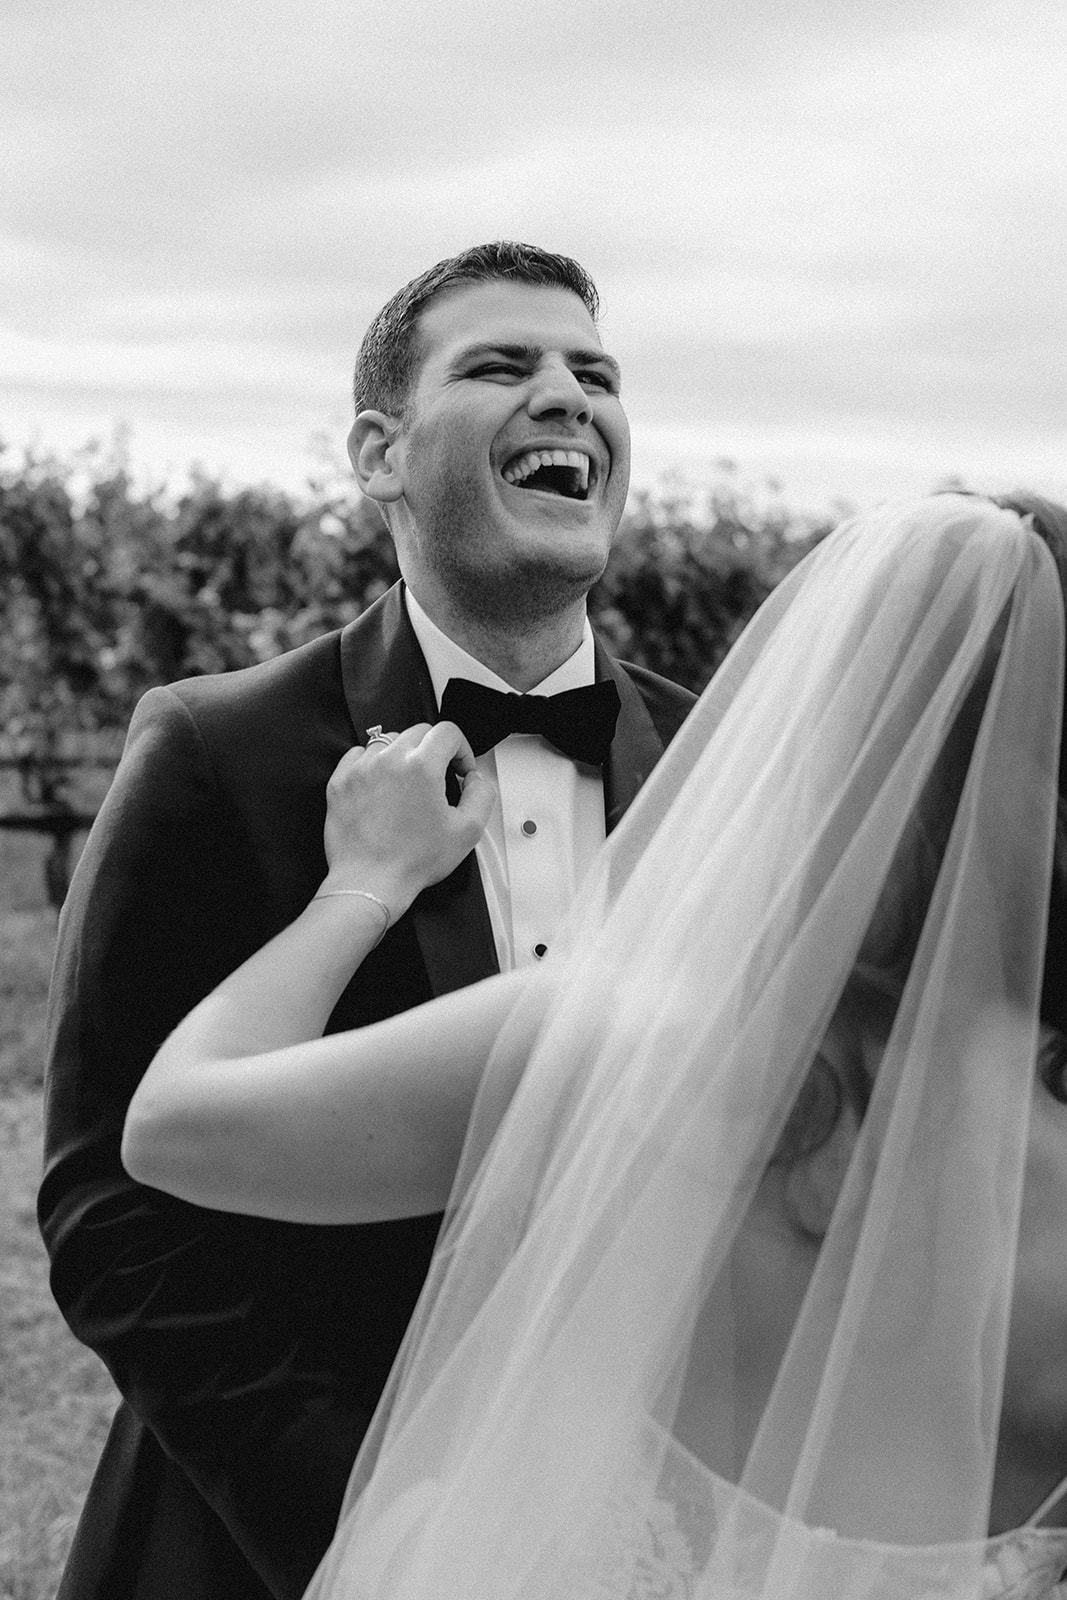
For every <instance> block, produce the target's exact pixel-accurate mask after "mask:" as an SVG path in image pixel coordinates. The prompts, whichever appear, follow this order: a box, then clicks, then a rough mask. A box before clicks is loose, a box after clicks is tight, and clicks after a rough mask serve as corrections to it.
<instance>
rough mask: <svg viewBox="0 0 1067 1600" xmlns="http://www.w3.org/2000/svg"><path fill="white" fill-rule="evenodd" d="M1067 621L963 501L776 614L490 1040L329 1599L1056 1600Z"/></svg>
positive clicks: (1029, 536)
mask: <svg viewBox="0 0 1067 1600" xmlns="http://www.w3.org/2000/svg"><path fill="white" fill-rule="evenodd" d="M1063 631H1064V630H1063V597H1062V594H1061V591H1060V588H1059V583H1058V578H1057V574H1056V569H1055V565H1054V563H1053V561H1052V558H1051V556H1050V554H1049V552H1048V550H1047V548H1046V547H1045V545H1044V544H1043V543H1042V541H1041V540H1040V539H1039V538H1038V537H1037V535H1036V534H1035V533H1034V532H1033V530H1032V529H1031V527H1030V526H1029V525H1028V524H1027V522H1026V521H1025V520H1021V519H1020V518H1018V517H1017V516H1015V515H1014V514H1013V513H1009V512H1004V511H1000V510H998V509H996V508H995V507H993V506H992V505H990V504H989V503H987V502H985V501H982V500H979V499H971V498H968V497H963V496H954V495H946V496H939V497H935V498H932V499H930V500H928V501H925V502H922V503H920V504H918V505H916V506H912V507H907V508H900V507H889V508H886V509H885V510H883V511H881V512H878V513H875V514H872V515H871V516H868V517H863V518H858V519H855V520H854V521H853V522H851V523H850V524H847V525H845V526H844V527H843V528H841V529H839V530H838V531H837V532H836V533H835V534H834V535H832V536H831V537H830V538H829V539H827V540H826V541H825V542H824V543H823V544H822V545H820V546H819V547H818V548H817V549H816V550H815V551H814V552H813V553H812V555H811V556H809V557H808V558H807V559H806V560H805V561H804V562H803V563H802V564H801V565H800V566H799V567H798V568H797V569H796V570H795V571H794V572H793V573H792V574H791V575H790V577H789V578H787V579H786V580H785V582H783V583H782V584H781V585H780V586H779V588H778V589H777V590H776V591H775V592H774V594H773V595H772V597H771V599H770V600H769V601H768V602H767V604H766V605H765V606H764V607H763V608H762V610H761V611H760V612H759V614H758V615H757V617H756V618H755V619H754V621H753V622H752V624H750V626H749V628H748V629H747V630H746V632H745V634H744V635H743V636H742V638H741V640H740V641H739V642H738V644H737V646H736V647H735V649H734V650H733V652H732V653H731V655H730V656H729V658H728V659H727V661H726V662H725V664H724V666H723V667H722V669H721V671H720V672H719V674H718V675H717V676H716V678H715V679H714V681H713V683H712V684H711V686H710V688H709V689H708V691H707V692H706V693H705V695H704V697H703V698H702V699H701V701H700V703H699V705H698V706H697V708H696V709H695V711H694V712H693V714H692V716H691V717H690V719H689V721H688V722H687V723H686V725H685V727H684V728H683V730H682V732H681V733H680V735H679V736H678V738H677V739H676V741H675V743H674V744H673V745H672V746H671V748H670V750H669V751H668V752H667V755H666V756H665V757H664V759H663V761H662V762H661V763H660V765H659V767H657V769H656V771H655V772H654V774H653V775H652V777H651V779H650V780H649V782H648V784H647V785H646V787H645V789H644V790H643V792H642V794H641V796H640V797H639V800H638V802H637V803H636V804H635V806H634V807H633V808H632V810H631V812H630V814H629V816H628V817H627V819H626V822H625V823H624V824H623V826H622V827H621V828H620V829H619V830H618V831H617V832H616V834H615V835H614V836H613V837H612V839H611V841H610V842H609V845H608V847H607V849H606V850H605V852H604V855H603V857H602V859H601V861H600V863H599V866H598V869H597V871H596V874H595V877H594V881H593V882H592V883H591V884H589V885H588V886H587V888H586V890H585V892H584V893H583V895H582V897H581V901H580V904H579V905H578V907H577V908H576V910H575V913H574V915H573V916H572V918H571V921H570V924H569V930H568V933H567V936H566V938H565V939H564V940H563V941H561V942H560V947H559V948H557V949H556V950H555V951H554V952H553V955H552V956H551V957H550V958H549V959H548V961H547V962H546V963H545V965H544V967H543V968H541V969H539V971H538V973H537V974H536V976H535V978H534V979H532V980H531V984H530V986H529V987H528V989H527V990H526V991H524V995H523V998H522V1000H521V1001H520V1003H519V1005H518V1006H517V1008H516V1011H515V1013H514V1014H513V1016H512V1017H511V1018H510V1020H509V1022H508V1025H507V1026H506V1028H505V1030H504V1032H503V1034H502V1036H501V1038H500V1040H499V1042H498V1045H497V1047H496V1050H495V1052H494V1056H493V1059H492V1060H491V1062H490V1064H489V1067H488V1069H487V1071H486V1074H485V1079H484V1082H483V1087H482V1090H481V1093H480V1096H479V1100H478V1103H477V1105H476V1108H475V1112H474V1116H473V1120H472V1124H471V1129H470V1133H469V1136H468V1141H467V1146H466V1149H465V1152H464V1157H463V1161H462V1164H461V1170H460V1173H459V1176H458V1179H457V1183H456V1188H455V1192H454V1196H453V1201H452V1205H451V1207H450V1211H449V1215H448V1218H447V1220H446V1225H445V1228H444V1230H443V1233H442V1236H441V1241H440V1244H439V1248H438V1251H437V1253H436V1256H435V1259H434V1264H433V1267H432V1269H431V1273H430V1277H429V1280H428V1283H427V1287H426V1291H425V1293H424V1295H423V1298H422V1300H421V1302H420V1305H419V1308H418V1310H417V1312H416V1316H415V1318H414V1321H413V1324H412V1327H411V1329H410V1331H409V1335H408V1338H407V1340H406V1342H405V1345H404V1348H403V1350H402V1352H401V1355H400V1358H399V1359H398V1362H397V1364H396V1367H395V1369H394V1372H393V1375H392V1378H391V1380H390V1384H389V1387H388V1390H387V1393H386V1396H385V1398H384V1400H383V1403H382V1405H381V1407H380V1409H379V1412H378V1414H377V1416H376V1419H375V1422H374V1424H373V1426H372V1430H371V1433H370V1435H369V1437H368V1440H367V1442H366V1444H365V1447H364V1449H363V1451H362V1452H361V1455H360V1459H359V1461H358V1462H357V1464H356V1469H355V1471H354V1473H353V1478H352V1483H351V1486H350V1491H349V1496H348V1499H347V1501H346V1505H345V1508H344V1510H343V1513H342V1516H341V1520H340V1523H339V1526H338V1531H337V1535H336V1538H335V1540H334V1543H333V1545H332V1546H331V1549H330V1551H329V1552H328V1554H327V1556H326V1557H325V1559H324V1561H323V1563H322V1565H321V1567H320V1569H319V1572H318V1573H317V1575H316V1577H315V1579H314V1581H313V1583H312V1585H311V1589H310V1591H309V1600H653V1597H655V1600H676V1597H682V1596H684V1597H686V1600H950V1597H951V1600H963V1597H969V1600H979V1597H981V1600H992V1597H993V1596H997V1597H999V1600H1008V1597H1011V1600H1047V1597H1050V1596H1051V1595H1053V1594H1058V1593H1062V1592H1063V1591H1062V1589H1060V1588H1058V1587H1057V1586H1058V1583H1059V1579H1060V1576H1061V1574H1062V1573H1063V1571H1064V1570H1065V1568H1067V1532H1065V1531H1064V1530H1062V1529H1055V1528H1053V1529H1049V1528H1044V1527H1033V1526H1026V1525H1025V1523H1024V1526H1022V1527H1017V1526H1015V1525H1014V1524H1016V1523H1019V1522H1024V1519H1025V1518H1026V1516H1027V1515H1028V1514H1029V1513H1030V1512H1032V1511H1033V1510H1034V1506H1033V1504H1032V1503H1031V1504H1029V1505H1028V1506H1027V1507H1026V1508H1025V1509H1023V1510H1019V1508H1018V1505H1017V1500H1018V1495H1017V1494H1016V1495H1015V1498H1014V1499H1013V1494H1014V1489H1013V1484H1014V1483H1015V1479H1014V1478H1013V1477H1012V1476H1011V1472H1010V1471H1009V1470H1008V1467H1009V1466H1010V1465H1011V1460H1012V1459H1014V1458H1012V1457H1011V1449H1012V1448H1014V1447H1013V1446H1012V1445H1011V1441H1012V1440H1013V1439H1014V1438H1015V1437H1016V1432H1017V1430H1015V1423H1014V1420H1013V1413H1012V1410H1011V1408H1012V1406H1013V1405H1015V1403H1016V1400H1015V1397H1016V1395H1017V1393H1018V1390H1019V1384H1020V1383H1021V1382H1023V1381H1024V1379H1025V1375H1026V1372H1027V1371H1028V1370H1029V1369H1028V1368H1027V1366H1026V1362H1025V1361H1024V1360H1023V1357H1024V1356H1025V1355H1027V1351H1026V1350H1023V1349H1022V1348H1021V1341H1023V1339H1024V1335H1025V1332H1026V1328H1027V1326H1028V1323H1027V1320H1026V1319H1025V1318H1021V1319H1020V1322H1019V1325H1018V1326H1016V1323H1015V1322H1014V1321H1013V1317H1012V1310H1013V1285H1014V1283H1015V1278H1016V1263H1017V1258H1018V1256H1019V1250H1020V1237H1021V1228H1022V1227H1023V1223H1022V1222H1021V1220H1020V1219H1021V1208H1022V1205H1023V1200H1024V1189H1025V1181H1026V1173H1027V1169H1028V1159H1029V1147H1030V1139H1031V1115H1032V1110H1033V1106H1034V1104H1035V1096H1037V1095H1039V1094H1045V1093H1047V1092H1048V1091H1047V1090H1046V1089H1045V1088H1043V1087H1042V1086H1041V1083H1040V1081H1039V1080H1038V1078H1037V1076H1036V1074H1035V1061H1036V1060H1037V1056H1038V1043H1039V1008H1040V1006H1041V1003H1042V1002H1041V995H1042V957H1043V950H1044V943H1045V933H1046V923H1047V917H1048V908H1049V886H1050V879H1051V871H1052V852H1053V841H1054V828H1055V817H1056V799H1057V769H1058V760H1059V734H1060V719H1061V697H1062V691H1063V676H1064V659H1063V651H1064V646H1063ZM1045 1009H1046V1011H1047V1009H1048V992H1047V985H1046V996H1045ZM518 1062H522V1063H523V1064H524V1067H523V1070H522V1072H521V1075H518V1077H519V1081H518V1087H517V1088H514V1089H513V1088H512V1085H513V1084H514V1082H515V1079H516V1076H517V1074H516V1071H515V1070H514V1069H515V1066H516V1063H518ZM1057 1109H1058V1108H1057ZM1039 1110H1040V1115H1041V1116H1042V1117H1043V1118H1045V1119H1046V1120H1047V1118H1048V1116H1049V1115H1050V1113H1049V1111H1048V1110H1047V1108H1045V1106H1044V1102H1042V1103H1041V1106H1040V1107H1039ZM1035 1114H1036V1113H1035ZM1043 1125H1044V1124H1043ZM1063 1139H1064V1145H1063V1166H1064V1172H1065V1173H1067V1113H1065V1126H1064V1130H1063ZM1020 1282H1021V1280H1020ZM1018 1292H1019V1294H1020V1296H1021V1295H1022V1288H1021V1287H1020V1289H1019V1291H1018ZM1064 1299H1065V1303H1067V1284H1065V1290H1064ZM1017 1346H1018V1347H1019V1348H1017ZM1020 1374H1022V1376H1020ZM1006 1395H1007V1396H1010V1397H1011V1404H1010V1405H1009V1404H1008V1402H1007V1401H1006V1400H1005V1396H1006ZM1002 1408H1003V1418H1002ZM1065 1420H1067V1419H1065ZM1002 1421H1003V1427H1002ZM1013 1430H1015V1431H1013ZM1065 1438H1067V1434H1065ZM998 1441H999V1442H1000V1449H999V1450H998ZM1005 1441H1007V1442H1005ZM1054 1445H1055V1440H1054V1439H1053V1440H1052V1443H1051V1444H1050V1445H1049V1450H1048V1460H1047V1461H1046V1459H1045V1457H1044V1456H1041V1457H1040V1460H1039V1461H1038V1463H1037V1466H1038V1469H1039V1470H1036V1472H1035V1482H1036V1481H1037V1479H1038V1478H1040V1480H1041V1485H1042V1487H1041V1489H1040V1490H1039V1491H1037V1492H1036V1493H1035V1494H1034V1497H1033V1498H1034V1499H1035V1500H1036V1499H1039V1498H1040V1497H1041V1494H1043V1493H1047V1492H1048V1491H1049V1490H1051V1491H1052V1493H1053V1496H1055V1494H1056V1492H1057V1491H1056V1479H1057V1478H1058V1477H1060V1476H1062V1475H1063V1473H1064V1471H1065V1470H1067V1444H1065V1446H1064V1449H1063V1451H1062V1454H1061V1455H1060V1457H1059V1459H1053V1458H1054V1457H1055V1453H1056V1452H1055V1448H1054ZM1027 1459H1029V1458H1027ZM1006 1462H1007V1463H1008V1466H1006V1465H1005V1463H1006ZM1016 1465H1018V1463H1016ZM1023 1465H1024V1466H1025V1465H1026V1462H1025V1461H1024V1463H1023ZM1005 1507H1007V1508H1008V1509H1007V1512H1005V1510H1004V1508H1005ZM991 1515H992V1517H993V1521H994V1526H995V1527H998V1526H999V1527H1002V1528H1003V1529H1004V1531H1003V1532H1000V1533H997V1534H996V1536H994V1537H993V1538H992V1539H991V1538H989V1536H988V1530H989V1527H990V1518H991ZM1005 1517H1007V1520H1005Z"/></svg>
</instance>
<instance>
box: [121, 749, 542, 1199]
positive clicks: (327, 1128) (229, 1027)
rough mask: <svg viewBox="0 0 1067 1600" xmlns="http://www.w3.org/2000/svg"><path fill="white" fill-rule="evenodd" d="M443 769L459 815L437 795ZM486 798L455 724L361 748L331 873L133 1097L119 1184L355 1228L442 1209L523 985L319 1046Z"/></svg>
mask: <svg viewBox="0 0 1067 1600" xmlns="http://www.w3.org/2000/svg"><path fill="white" fill-rule="evenodd" d="M450 763H452V764H455V765H456V766H458V767H459V769H460V770H461V772H462V773H463V774H464V787H463V795H462V798H461V800H460V804H459V805H458V806H457V807H454V808H453V807H451V806H448V805H447V803H446V801H445V799H444V777H445V771H446V768H447V767H448V765H449V764H450ZM494 803H495V795H494V793H493V791H492V788H491V786H490V785H488V784H487V783H485V782H484V780H482V779H481V778H479V777H478V775H477V773H476V771H475V770H474V762H473V758H472V757H471V755H470V751H469V747H467V746H466V744H465V742H464V741H463V739H462V735H460V734H459V732H458V730H457V729H455V728H454V727H453V726H452V725H451V724H447V723H441V724H438V726H437V727H436V728H434V729H428V728H426V727H425V726H424V725H422V726H420V727H418V728H413V729H409V730H407V732H406V733H404V734H401V735H400V737H399V738H398V739H397V740H396V742H395V743H394V744H393V745H392V746H390V747H389V748H388V749H386V748H384V747H381V748H378V749H373V750H371V751H363V750H353V751H350V752H349V753H348V755H346V756H345V757H344V759H343V760H342V762H341V763H340V764H339V766H338V769H337V772H336V773H335V774H334V777H333V778H332V779H331V783H330V790H329V809H328V815H327V824H326V854H327V860H328V862H329V869H330V870H329V872H328V874H327V877H326V880H325V881H324V883H323V885H322V888H321V889H320V891H319V893H320V894H323V893H324V892H326V893H328V894H329V898H325V899H315V900H313V901H312V902H311V903H310V904H309V905H308V906H307V908H306V909H305V910H304V911H303V912H302V913H301V914H300V916H299V917H298V918H297V919H296V921H295V922H293V923H291V924H290V926H289V927H288V928H286V929H284V930H283V931H282V932H281V933H280V934H278V935H277V937H276V938H274V939H273V940H271V942H270V943H269V944H268V945H266V946H265V947H264V948H263V949H262V950H260V951H258V952H257V953H256V955H254V956H253V957H252V958H251V959H250V960H249V961H246V962H245V964H244V965H243V966H242V967H240V968H239V969H238V970H237V971H236V972H235V973H233V974H232V976H231V977H229V978H228V979H226V981H225V982H224V983H222V984H220V985H219V987H218V988H217V989H215V990H213V991H212V993H211V994H210V995H208V996H207V998H206V999H205V1000H203V1001H201V1003H200V1005H199V1006H197V1007H196V1009H195V1010H194V1011H192V1012H191V1013H190V1015H189V1016H188V1017H186V1018H185V1020H184V1021H183V1022H182V1023H180V1024H179V1026H178V1027H177V1028H176V1029H175V1031H174V1033H172V1034H171V1036H170V1038H169V1039H168V1040H167V1041H166V1043H165V1044H164V1045H163V1046H162V1048H161V1049H160V1050H159V1052H158V1054H157V1055H156V1056H155V1058H154V1060H153V1061H152V1063H151V1065H150V1066H149V1069H148V1071H147V1073H146V1074H145V1077H144V1078H143V1080H142V1082H141V1084H140V1086H139V1088H138V1089H137V1092H136V1093H135V1095H134V1097H133V1100H132V1102H131V1104H130V1109H129V1113H128V1115H127V1119H126V1126H125V1131H124V1134H123V1144H122V1158H123V1162H124V1164H125V1166H126V1168H127V1170H128V1171H129V1172H130V1174H131V1176H132V1177H134V1178H136V1179H137V1180H138V1181H139V1182H141V1183H145V1184H149V1185H151V1186H152V1187H154V1188H158V1189H164V1190H166V1191H168V1192H169V1193H171V1194H175V1195H177V1196H179V1197H180V1198H181V1199H184V1200H189V1201H192V1202H194V1203H195V1204H198V1205H204V1206H211V1207H213V1208H215V1209H217V1210H223V1211H242V1212H247V1213H250V1214H252V1215H256V1216H266V1217H275V1218H281V1219H287V1220H290V1221H295V1222H320V1223H321V1222H366V1221H378V1220H382V1219H384V1218H388V1217H401V1216H412V1215H418V1214H421V1213H426V1212H434V1211H439V1210H441V1209H442V1207H443V1205H444V1203H445V1200H446V1199H447V1196H448V1192H449V1188H450V1186H451V1182H452V1178H453V1176H454V1173H455V1169H456V1164H457V1162H458V1159H459V1153H460V1150H461V1148H462V1143H463V1137H464V1134H465V1132H466V1127H467V1121H468V1118H469V1115H470V1109H471V1106H472V1104H473V1100H474V1095H475V1092H476V1090H477V1087H478V1082H479V1080H480V1077H481V1073H482V1071H483V1069H484V1066H485V1062H486V1060H487V1059H488V1056H489V1052H490V1050H491V1048H492V1045H493V1043H494V1041H495V1039H496V1036H497V1034H498V1032H499V1030H500V1028H501V1026H502V1025H503V1022H504V1019H505V1017H506V1016H507V1014H508V1011H509V1010H510V1008H511V1006H512V1004H513V1003H514V1000H515V998H516V995H517V993H518V989H519V987H520V986H521V984H522V982H523V979H522V977H521V975H519V974H516V973H511V974H507V975H506V976H504V977H497V978H491V979H487V980H486V981H485V982H484V983H480V984H476V985H474V986H473V987H471V988H469V989H464V990H460V991H459V992H458V993H456V994H452V995H447V996H445V997H443V998H442V999H440V1000H436V1001H433V1002H431V1003H430V1004H428V1005H426V1006H420V1007H418V1008H417V1009H416V1010H414V1011H410V1012H406V1013H404V1014H403V1015H401V1016H398V1017H393V1018H390V1019H389V1020H388V1021H386V1022H382V1023H377V1024H375V1025H373V1026H371V1027H368V1028H363V1029H360V1030H358V1031H357V1032H354V1033H346V1034H332V1035H330V1036H328V1037H327V1038H321V1037H319V1035H321V1033H322V1030H323V1028H324V1027H325V1026H326V1023H327V1020H328V1018H329V1016H330V1013H331V1011H332V1010H333V1007H334V1005H335V1004H336V1002H337V1000H338V998H339V997H340V995H341V992H342V991H343V989H344V987H345V985H346V984H347V982H348V980H349V978H350V977H351V976H352V973H353V972H354V971H355V969H356V968H357V967H358V966H359V964H360V963H361V962H362V960H363V959H364V957H365V956H366V955H367V954H368V952H369V951H370V950H371V949H372V948H373V946H374V944H375V943H376V942H377V939H378V937H379V935H380V933H381V929H382V924H383V922H384V914H383V913H382V912H381V910H380V908H379V907H378V906H376V905H375V904H374V903H373V901H372V900H368V899H363V898H361V897H360V896H359V895H356V894H350V893H336V891H338V890H353V889H357V890H363V891H367V892H369V893H370V894H373V895H374V896H376V897H377V898H378V899H380V900H382V901H383V902H384V903H385V905H386V906H387V907H388V909H389V913H390V919H391V920H393V921H395V920H396V918H397V917H399V916H400V915H401V914H402V913H403V912H404V911H405V910H406V909H407V907H408V906H409V905H410V903H411V901H412V900H413V899H414V898H415V895H416V894H417V893H418V892H419V891H420V890H421V889H423V888H424V887H426V886H427V885H428V884H430V883H435V882H437V881H439V880H440V879H441V878H443V877H445V876H447V874H448V873H449V872H451V871H452V870H453V868H454V867H455V866H456V865H457V864H458V863H459V862H460V861H461V860H462V859H463V858H464V856H466V855H467V854H468V853H469V852H470V850H471V849H472V848H473V846H474V844H475V842H476V840H477V838H478V837H479V835H480V834H481V832H482V829H483V828H484V826H485V823H486V821H487V820H488V817H489V814H490V811H491V810H492V806H493V804H494Z"/></svg>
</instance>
